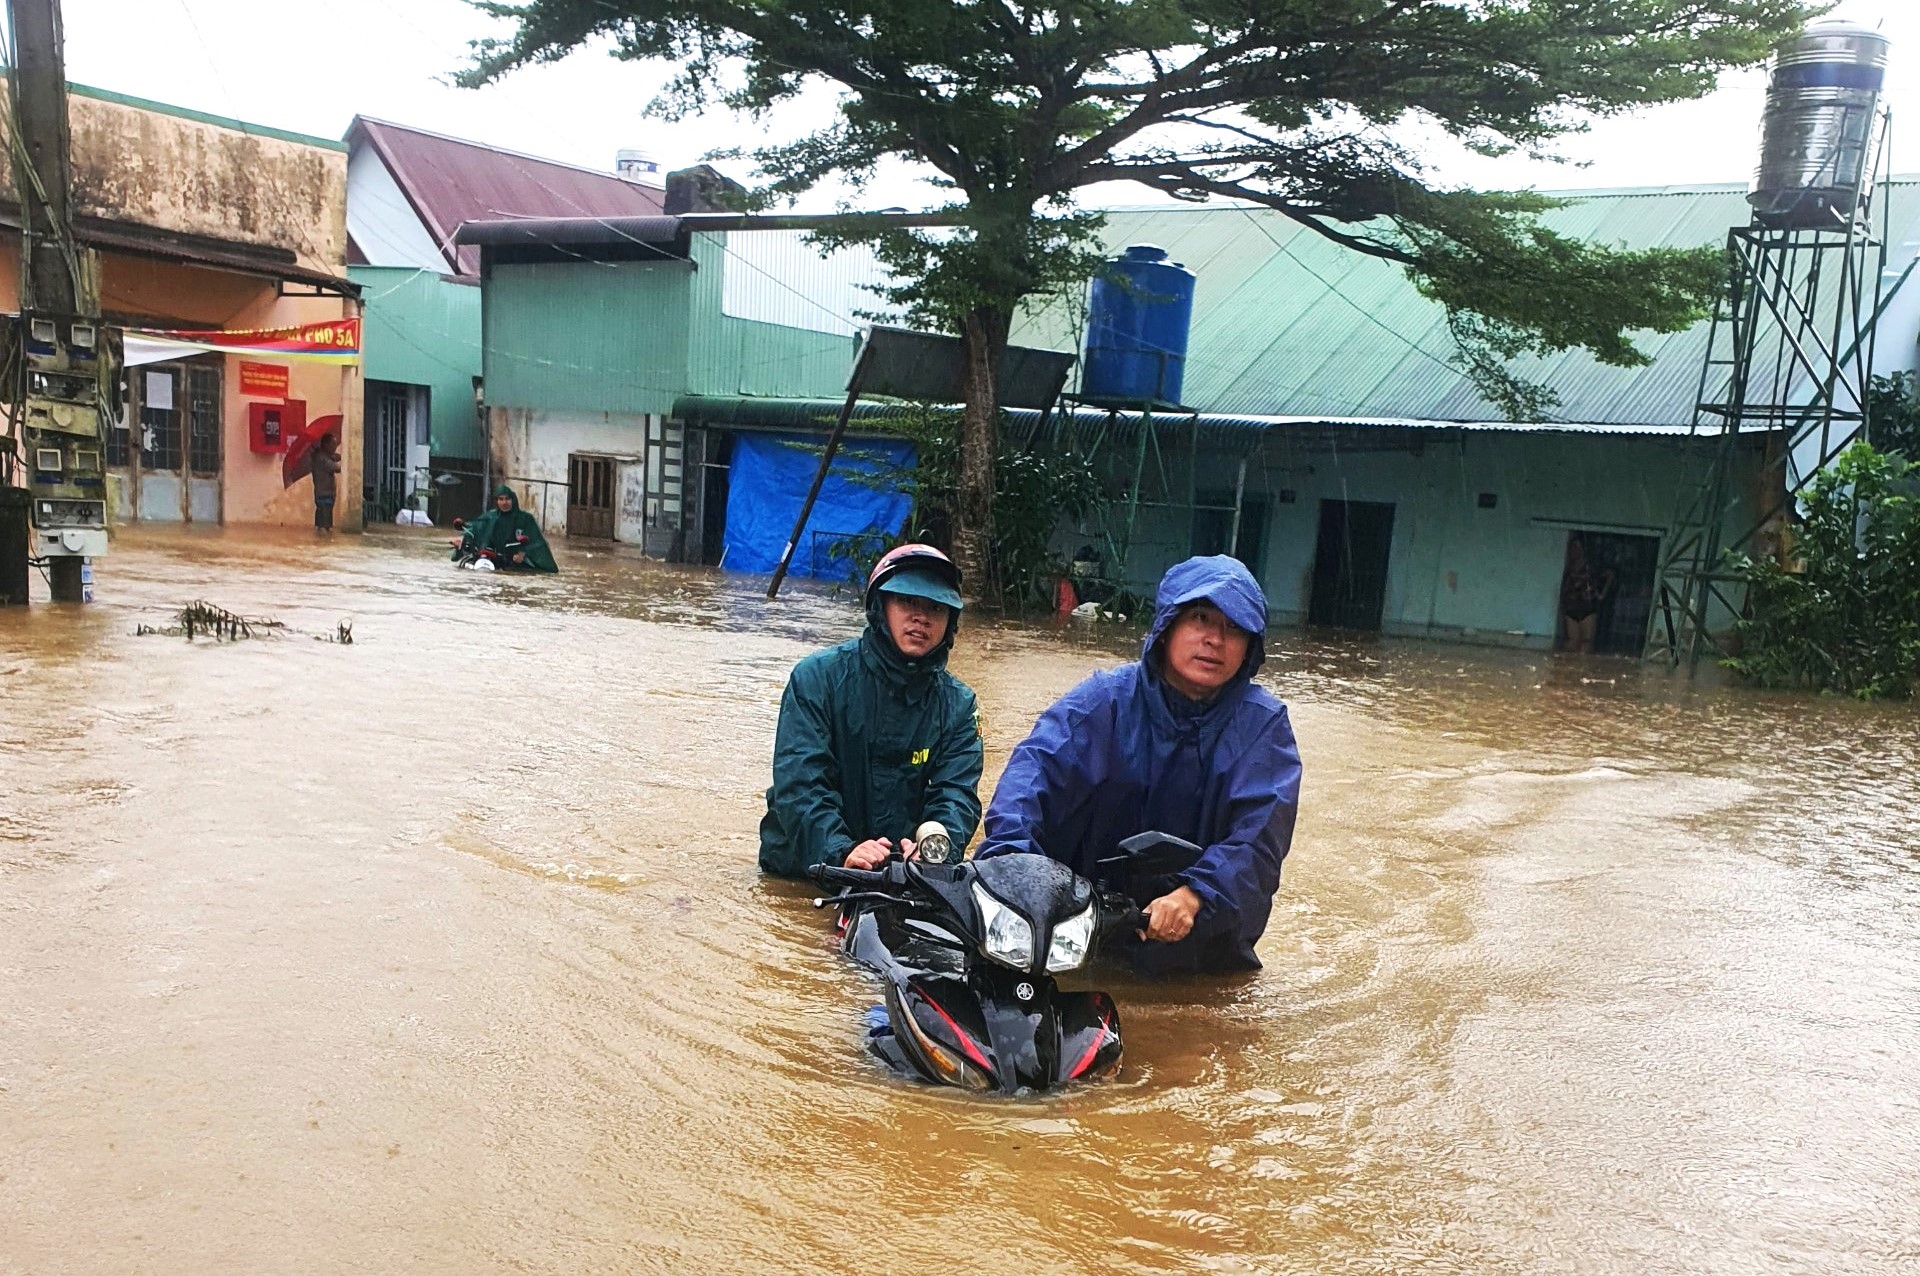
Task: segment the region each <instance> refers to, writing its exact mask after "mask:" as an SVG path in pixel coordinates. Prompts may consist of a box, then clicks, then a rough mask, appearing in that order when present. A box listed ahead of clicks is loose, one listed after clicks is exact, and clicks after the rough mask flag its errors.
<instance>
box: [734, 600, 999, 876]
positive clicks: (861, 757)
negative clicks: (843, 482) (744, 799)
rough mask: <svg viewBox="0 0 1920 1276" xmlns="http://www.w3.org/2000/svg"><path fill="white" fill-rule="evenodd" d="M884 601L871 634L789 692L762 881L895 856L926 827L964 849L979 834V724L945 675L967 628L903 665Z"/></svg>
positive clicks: (962, 688)
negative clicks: (855, 857)
mask: <svg viewBox="0 0 1920 1276" xmlns="http://www.w3.org/2000/svg"><path fill="white" fill-rule="evenodd" d="M881 598H882V596H881V595H875V596H874V598H872V599H871V600H869V602H868V605H867V628H866V632H865V633H863V634H861V635H860V636H859V637H858V638H855V639H853V640H852V641H850V642H843V643H841V644H840V645H839V646H837V647H829V648H827V649H826V650H825V651H821V652H816V653H815V654H813V655H811V656H808V657H807V658H806V659H805V660H802V661H801V662H800V663H799V664H797V665H795V666H794V669H793V674H792V676H791V677H789V678H788V680H787V690H786V694H785V695H784V696H782V697H781V700H780V725H779V729H778V732H777V734H776V737H775V740H774V746H773V787H772V788H770V789H768V790H767V814H766V817H765V818H764V819H762V820H761V821H760V868H761V870H762V871H763V872H768V873H777V874H779V875H781V876H783V877H800V876H803V875H804V874H805V873H806V871H807V870H808V869H809V868H811V867H812V866H813V865H815V864H838V863H840V862H841V861H842V860H844V859H845V858H846V856H847V852H848V851H850V850H852V849H853V848H854V846H856V845H857V844H859V843H860V842H864V841H866V840H867V839H868V838H872V837H886V838H892V839H893V841H894V844H895V845H896V846H897V845H898V844H899V842H900V839H901V838H907V837H912V836H913V833H914V830H915V829H917V828H919V827H920V825H921V823H922V822H923V821H926V820H937V821H938V822H939V823H940V824H941V825H942V826H944V827H945V828H946V830H947V833H948V835H949V836H950V837H952V838H953V844H954V845H955V846H958V847H964V846H966V844H967V843H968V842H970V841H972V840H973V833H974V830H975V829H976V828H977V827H979V824H980V798H979V788H980V768H981V763H982V757H981V744H980V713H979V709H978V708H977V707H976V706H975V703H974V699H973V692H972V691H971V690H969V689H968V688H967V685H966V684H965V683H963V682H961V681H960V680H959V679H958V678H956V677H954V676H953V675H952V674H950V673H948V672H947V652H948V651H949V650H950V649H951V648H952V646H953V635H954V631H955V630H956V629H958V628H959V624H960V618H959V617H958V616H955V617H954V618H953V623H952V624H950V625H948V627H947V636H946V638H945V640H944V641H942V642H941V644H940V645H939V646H938V647H935V648H934V649H933V650H932V651H930V652H928V653H927V654H926V655H924V656H922V657H920V658H919V659H918V660H908V659H907V658H906V657H905V656H903V655H901V654H900V649H899V648H898V647H895V646H894V645H893V637H892V635H891V634H889V633H888V632H887V622H886V614H885V611H884V610H883V608H884V604H883V603H882V601H881Z"/></svg>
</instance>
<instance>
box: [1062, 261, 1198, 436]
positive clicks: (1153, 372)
mask: <svg viewBox="0 0 1920 1276" xmlns="http://www.w3.org/2000/svg"><path fill="white" fill-rule="evenodd" d="M1193 282H1194V275H1193V272H1192V271H1191V270H1188V269H1187V268H1186V267H1185V266H1182V265H1180V264H1179V263H1177V262H1171V261H1168V260H1167V250H1166V249H1164V248H1156V247H1154V246H1153V245H1152V244H1135V245H1134V246H1133V247H1131V248H1129V249H1127V250H1126V251H1125V252H1124V253H1122V254H1121V255H1120V257H1119V258H1117V259H1116V260H1114V261H1110V262H1108V263H1106V265H1105V266H1103V267H1102V268H1101V270H1100V273H1099V274H1097V275H1095V276H1094V279H1093V295H1092V298H1091V299H1090V301H1089V304H1088V307H1087V354H1086V359H1085V361H1084V362H1083V363H1082V364H1081V368H1080V395H1081V397H1082V398H1085V399H1092V400H1094V401H1095V402H1099V403H1112V404H1116V405H1121V404H1136V403H1165V404H1176V403H1179V402H1180V383H1181V380H1182V378H1183V377H1184V376H1185V375H1186V370H1187V330H1188V328H1189V327H1190V326H1191V325H1192V322H1193Z"/></svg>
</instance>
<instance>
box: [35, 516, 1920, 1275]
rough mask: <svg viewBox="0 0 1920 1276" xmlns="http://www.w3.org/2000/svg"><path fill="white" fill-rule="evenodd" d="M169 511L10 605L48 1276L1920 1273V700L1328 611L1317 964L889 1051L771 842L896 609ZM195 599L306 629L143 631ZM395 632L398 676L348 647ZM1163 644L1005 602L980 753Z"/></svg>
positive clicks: (1311, 741)
mask: <svg viewBox="0 0 1920 1276" xmlns="http://www.w3.org/2000/svg"><path fill="white" fill-rule="evenodd" d="M444 545H445V541H444V538H439V537H431V536H425V535H422V536H418V537H405V536H400V535H397V534H391V535H375V536H367V537H342V538H340V540H339V541H338V542H337V543H334V544H331V545H328V546H327V547H326V548H325V550H324V552H321V553H316V552H314V549H313V543H312V541H311V539H310V538H308V537H301V536H295V537H286V538H282V539H278V540H274V539H258V538H252V537H246V536H241V535H237V534H235V535H226V536H211V537H207V536H198V537H189V536H185V535H180V534H172V535H167V534H158V533H146V534H139V535H127V536H123V537H122V539H121V541H120V543H119V544H118V545H117V546H116V549H115V553H114V555H113V557H111V558H110V559H108V560H106V561H105V562H104V563H103V564H101V566H100V569H99V575H100V581H101V584H100V587H99V588H100V592H101V596H102V601H101V602H99V603H96V604H94V605H92V606H90V607H87V608H84V609H55V608H53V607H50V606H45V605H37V606H35V607H33V608H31V609H14V610H11V611H5V612H0V1273H7V1274H8V1276H11V1274H13V1273H34V1274H36V1276H37V1274H39V1273H65V1272H74V1273H95V1272H98V1273H169V1274H172V1273H202V1272H263V1273H264V1272H327V1273H342V1272H391V1271H408V1272H446V1273H473V1272H542V1273H545V1272H552V1273H563V1272H564V1273H580V1272H655V1271H657V1272H687V1271H697V1270H706V1271H710V1272H715V1273H718V1272H728V1273H732V1272H742V1273H760V1272H798V1271H840V1270H853V1269H855V1268H856V1267H858V1268H868V1267H872V1268H874V1269H876V1270H886V1271H891V1272H897V1273H918V1272H926V1273H933V1272H951V1271H980V1272H1009V1271H1029V1270H1030V1271H1036V1272H1041V1271H1044V1272H1061V1273H1103V1272H1111V1271H1120V1272H1143V1273H1161V1272H1166V1273H1173V1272H1274V1273H1279V1272H1308V1271H1313V1272H1342V1273H1375V1272H1377V1273H1405V1272H1423V1273H1439V1272H1461V1273H1476V1274H1481V1273H1506V1272H1515V1273H1519V1272H1579V1273H1590V1272H1621V1273H1647V1272H1661V1273H1666V1272H1672V1273H1681V1272H1688V1273H1698V1272H1713V1273H1749V1272H1757V1271H1770V1272H1807V1273H1889V1274H1891V1273H1902V1272H1904V1273H1911V1272H1913V1271H1916V1270H1920V1089H1917V1088H1916V1084H1915V1082H1916V1078H1920V822H1916V820H1915V818H1914V809H1915V805H1916V798H1917V797H1920V712H1916V710H1915V709H1914V708H1913V707H1911V706H1896V707H1892V708H1885V707H1874V706H1861V705H1856V704H1851V703H1838V702H1832V701H1824V702H1823V701H1817V700H1810V699H1804V698H1787V697H1779V696H1771V695H1758V694H1750V693H1743V692H1735V691H1728V690H1723V689H1716V688H1714V687H1712V686H1710V685H1707V683H1706V682H1703V683H1702V684H1700V685H1696V686H1688V685H1686V684H1684V683H1680V682H1674V681H1669V680H1667V679H1666V678H1664V677H1662V676H1660V675H1657V674H1655V673H1653V672H1651V671H1649V670H1647V669H1645V668H1643V667H1641V666H1639V665H1637V664H1632V663H1627V662H1614V661H1593V662H1582V661H1574V660H1555V659H1552V658H1549V657H1545V656H1542V655H1538V654H1532V653H1503V652H1494V651H1470V650H1465V649H1460V648H1447V647H1440V646H1434V645H1423V644H1387V645H1384V646H1383V645H1364V644H1357V645H1353V646H1345V647H1342V646H1328V645H1325V644H1319V643H1315V642H1313V641H1311V640H1308V639H1306V638H1304V637H1303V636H1301V635H1298V634H1292V633H1283V634H1279V635H1276V636H1275V637H1274V638H1273V639H1272V642H1271V649H1272V651H1273V655H1272V656H1271V657H1270V659H1269V662H1268V664H1267V667H1266V670H1265V672H1264V673H1263V674H1262V681H1263V682H1265V683H1266V684H1267V685H1269V686H1270V687H1271V688H1273V689H1274V690H1275V691H1276V693H1278V694H1279V695H1280V696H1281V697H1282V698H1283V699H1285V700H1287V701H1288V702H1289V703H1290V704H1291V705H1292V707H1293V714H1294V723H1295V727H1296V730H1297V732H1298V736H1299V740H1300V748H1301V753H1302V757H1303V758H1304V760H1305V765H1306V780H1305V787H1304V791H1303V796H1302V806H1301V819H1300V824H1299V832H1298V835H1297V837H1296V840H1295V843H1294V851H1293V854H1292V856H1291V857H1290V858H1289V859H1288V861H1287V865H1286V873H1285V879H1284V881H1283V883H1282V886H1281V893H1280V897H1279V900H1278V902H1277V906H1276V909H1275V913H1274V921H1273V924H1272V926H1271V927H1270V929H1269V930H1268V932H1267V936H1266V939H1265V941H1264V942H1263V944H1262V949H1261V951H1262V956H1263V958H1264V960H1265V962H1266V969H1265V970H1264V971H1263V972H1261V973H1260V974H1258V975H1257V976H1254V977H1252V978H1250V979H1238V980H1232V981H1226V982H1221V981H1217V980H1216V981H1212V982H1208V983H1204V984H1200V985H1193V984H1187V985H1167V986H1155V985H1147V984H1140V983H1135V982H1128V981H1126V980H1121V979H1115V978H1110V977H1103V978H1102V980H1101V982H1102V983H1104V985H1105V986H1107V987H1108V988H1109V989H1110V990H1111V991H1112V992H1113V993H1114V994H1115V997H1116V999H1117V1001H1118V1003H1119V1006H1120V1009H1121V1014H1122V1016H1123V1018H1124V1020H1125V1023H1126V1033H1127V1037H1126V1041H1127V1054H1126V1062H1125V1065H1124V1067H1123V1069H1122V1072H1121V1075H1120V1077H1119V1079H1118V1080H1117V1081H1115V1082H1113V1083H1109V1084H1104V1085H1098V1086H1092V1087H1085V1088H1080V1089H1075V1090H1070V1091H1067V1092H1064V1093H1062V1094H1058V1095H1053V1096H1047V1097H1041V1098H1032V1099H1021V1100H1016V1101H1011V1102H1008V1101H998V1100H994V1099H983V1098H978V1097H973V1096H969V1095H963V1094H961V1093H958V1092H954V1091H938V1090H933V1089H928V1088H921V1087H917V1086H913V1085H909V1084H905V1083H902V1082H897V1081H895V1080H892V1079H890V1078H889V1077H888V1076H886V1075H884V1074H883V1073H882V1072H881V1071H880V1070H879V1068H878V1066H877V1065H874V1064H871V1063H870V1062H869V1061H867V1060H866V1058H865V1057H864V1056H863V1055H862V1053H861V1045H860V1038H859V1012H860V1009H861V1008H862V1007H863V1006H865V1005H867V1004H869V1003H870V1002H872V1001H873V1000H875V996H874V989H873V988H872V986H871V985H869V983H868V982H867V981H866V980H865V979H864V978H863V977H861V976H860V975H859V974H857V973H856V972H854V971H853V970H852V969H851V968H850V967H848V966H847V965H845V964H844V963H843V962H842V960H841V959H840V958H839V957H838V956H837V954H836V953H835V952H834V951H833V950H832V948H831V946H830V944H829V942H828V939H827V933H828V919H827V918H826V917H825V916H823V915H822V914H820V913H817V912H815V911H814V910H812V909H811V908H810V907H808V904H807V898H808V893H807V892H806V891H805V890H803V889H801V888H799V887H796V886H792V885H788V884H782V883H773V882H769V881H765V880H763V879H762V878H761V877H760V875H759V874H758V872H757V870H756V867H755V862H754V855H755V850H756V847H757V840H756V834H755V827H756V824H757V821H758V819H759V816H760V813H761V810H762V805H763V804H762V798H761V791H762V789H763V788H764V786H765V784H766V780H767V767H768V762H769V756H770V749H771V740H772V734H773V727H774V717H775V712H776V708H777V701H778V697H779V691H780V688H781V686H782V684H783V682H784V680H785V677H786V673H787V671H788V669H789V668H790V667H791V666H792V665H793V663H794V662H795V661H796V660H797V659H798V658H799V657H800V656H802V655H803V654H805V653H806V652H807V651H809V650H811V649H813V648H815V647H818V646H821V645H824V644H826V643H828V642H832V641H837V640H839V639H840V638H843V637H845V636H848V635H850V634H851V633H852V632H854V629H855V625H856V623H857V619H858V613H857V612H856V610H855V609H854V608H853V607H851V606H849V605H847V603H846V602H845V600H841V599H835V598H832V597H830V596H828V595H827V594H825V593H823V592H820V591H817V590H813V591H811V592H809V589H808V588H807V587H805V586H803V587H802V588H801V589H800V590H798V591H796V592H795V593H794V594H793V595H792V596H791V597H784V598H783V599H782V601H781V602H779V603H778V604H776V605H771V606H770V605H768V604H767V603H766V602H765V601H764V600H763V599H762V598H761V597H760V590H761V588H762V587H763V582H760V581H756V580H744V579H740V578H726V577H721V576H717V575H713V574H710V573H705V572H700V571H694V570H687V569H679V568H668V567H663V566H660V565H658V564H653V563H646V562H642V561H640V560H638V559H635V558H631V557H626V556H618V555H614V554H611V553H600V554H597V555H591V556H589V555H585V554H583V553H581V552H579V551H578V550H577V549H563V550H562V558H561V564H562V568H563V571H564V573H565V574H564V575H562V576H561V577H559V578H557V579H519V578H511V579H510V578H505V577H499V576H485V575H478V574H473V573H463V572H456V571H453V570H452V569H450V568H449V567H448V566H447V564H446V563H445V562H444V561H443V560H444V553H445V550H444ZM195 598H206V599H208V600H209V601H211V602H214V603H216V604H218V605H220V606H223V607H227V608H229V609H232V610H235V611H238V612H241V613H244V614H247V615H264V616H273V617H277V618H279V619H281V620H284V621H286V622H287V623H288V624H289V625H291V626H293V627H294V628H295V629H296V630H298V631H300V632H299V633H297V634H293V635H290V636H286V637H281V638H277V639H273V640H264V641H255V642H247V643H240V644H237V645H231V646H218V647H216V646H215V645H213V644H211V643H209V642H206V641H204V640H202V641H198V642H194V643H192V644H189V643H188V642H187V641H186V640H185V639H183V638H168V637H135V636H133V635H134V629H135V626H136V625H137V624H139V623H141V622H146V623H160V624H164V623H166V622H167V620H168V616H169V613H170V612H172V611H175V610H177V609H178V608H179V607H180V606H182V605H183V604H185V603H186V602H188V601H190V600H192V599H195ZM343 617H350V618H351V619H352V622H353V633H354V637H355V640H356V641H355V642H354V644H353V645H351V646H339V645H334V644H331V643H326V642H319V641H314V640H313V639H312V637H311V636H310V635H314V634H323V633H326V632H329V631H331V630H332V629H333V627H334V626H335V624H336V623H337V622H338V621H339V620H340V619H341V618H343ZM1131 641H1132V640H1131V639H1130V637H1129V636H1126V635H1120V636H1115V637H1113V638H1107V637H1103V636H1095V635H1088V634H1085V633H1077V634H1066V635H1061V634H1055V633H1053V632H1052V631H1050V630H1048V629H1047V628H1045V627H1039V626H1012V625H1009V626H1002V627H998V628H990V627H987V626H982V625H978V624H975V625H972V626H969V627H963V629H962V632H961V635H960V639H959V644H958V647H957V649H956V655H955V658H954V668H955V671H956V672H957V673H959V674H960V676H961V677H962V678H964V679H966V680H967V681H968V682H969V683H971V684H972V686H973V687H974V688H975V689H976V691H977V692H978V693H979V697H980V703H981V706H982V708H983V710H984V713H985V727H986V732H987V745H988V759H987V763H988V765H987V774H988V777H989V778H991V777H993V776H994V775H996V774H997V773H998V771H999V768H1000V766H1001V764H1002V763H1003V762H1004V761H1005V758H1006V755H1007V752H1008V750H1009V749H1010V748H1011V747H1012V745H1013V744H1014V743H1015V742H1017V740H1018V739H1019V738H1020V737H1021V735H1022V734H1024V732H1025V730H1026V728H1027V727H1028V726H1029V725H1030V724H1031V723H1032V720H1033V718H1034V716H1035V714H1037V713H1038V712H1039V710H1040V709H1042V708H1043V707H1044V706H1045V705H1046V704H1048V703H1049V702H1050V701H1051V700H1052V699H1053V698H1054V697H1055V696H1056V695H1058V694H1059V693H1060V692H1062V691H1064V690H1065V689H1066V688H1067V687H1069V686H1070V685H1072V684H1073V683H1074V682H1076V681H1077V680H1078V679H1079V678H1080V677H1082V676H1083V675H1084V674H1085V673H1086V672H1087V671H1088V670H1089V669H1090V668H1092V667H1094V666H1095V665H1097V664H1103V663H1114V662H1117V661H1119V660H1121V659H1123V658H1125V656H1126V654H1127V652H1128V649H1129V647H1130V645H1131Z"/></svg>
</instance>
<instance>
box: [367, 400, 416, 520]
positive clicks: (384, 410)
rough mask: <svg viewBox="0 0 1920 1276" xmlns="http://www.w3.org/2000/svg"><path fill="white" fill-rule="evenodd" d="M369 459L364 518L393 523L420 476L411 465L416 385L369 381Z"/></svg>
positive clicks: (414, 428)
mask: <svg viewBox="0 0 1920 1276" xmlns="http://www.w3.org/2000/svg"><path fill="white" fill-rule="evenodd" d="M364 401H365V403H366V422H367V424H366V462H365V467H364V470H363V473H364V475H365V480H364V484H363V489H362V492H361V497H362V504H361V510H362V513H363V521H364V522H366V523H367V524H368V525H369V526H371V525H373V524H375V523H391V522H392V521H393V519H394V516H395V515H396V514H398V513H399V512H400V511H401V510H402V509H403V508H405V507H406V505H407V502H408V500H409V498H411V497H412V495H413V489H414V488H415V486H417V484H418V481H419V479H418V476H417V475H415V474H414V473H413V472H412V468H411V466H410V465H409V463H408V462H409V456H408V451H409V448H408V445H409V444H410V443H412V442H414V440H415V437H416V435H417V434H418V433H419V431H418V429H417V428H416V426H415V424H414V410H413V409H414V393H413V387H412V386H407V385H402V384H399V383H397V382H392V381H369V382H367V385H366V398H365V400H364Z"/></svg>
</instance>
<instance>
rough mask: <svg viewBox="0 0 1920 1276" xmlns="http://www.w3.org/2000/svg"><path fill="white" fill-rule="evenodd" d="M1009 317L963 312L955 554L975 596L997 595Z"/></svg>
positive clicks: (980, 311)
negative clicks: (998, 470)
mask: <svg viewBox="0 0 1920 1276" xmlns="http://www.w3.org/2000/svg"><path fill="white" fill-rule="evenodd" d="M1012 326H1013V320H1012V316H1011V315H1010V314H1008V313H1007V312H1006V311H1003V310H998V309H995V308H993V307H991V306H982V307H980V308H978V309H976V310H973V311H971V312H969V313H968V315H967V322H966V330H965V331H964V332H963V333H962V334H961V353H962V358H963V359H964V360H965V362H966V371H965V382H964V385H963V387H962V388H963V391H964V395H965V398H964V400H963V402H964V403H965V407H966V410H965V411H964V412H963V413H962V414H961V417H960V484H959V486H960V492H959V496H960V499H959V501H958V502H957V504H958V506H959V508H958V509H956V510H955V511H954V514H955V520H954V528H953V557H954V562H955V563H957V564H958V565H959V568H960V573H961V576H962V578H963V580H964V582H965V592H966V594H967V595H968V596H969V597H974V598H996V597H998V595H999V592H1000V590H999V582H998V581H996V580H995V579H994V578H993V575H992V563H993V554H992V545H993V457H994V453H995V451H996V450H997V449H998V446H999V442H1000V437H999V436H1000V356H1001V355H1002V354H1004V353H1005V352H1006V348H1007V334H1008V332H1009V331H1010V330H1011V328H1012Z"/></svg>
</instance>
